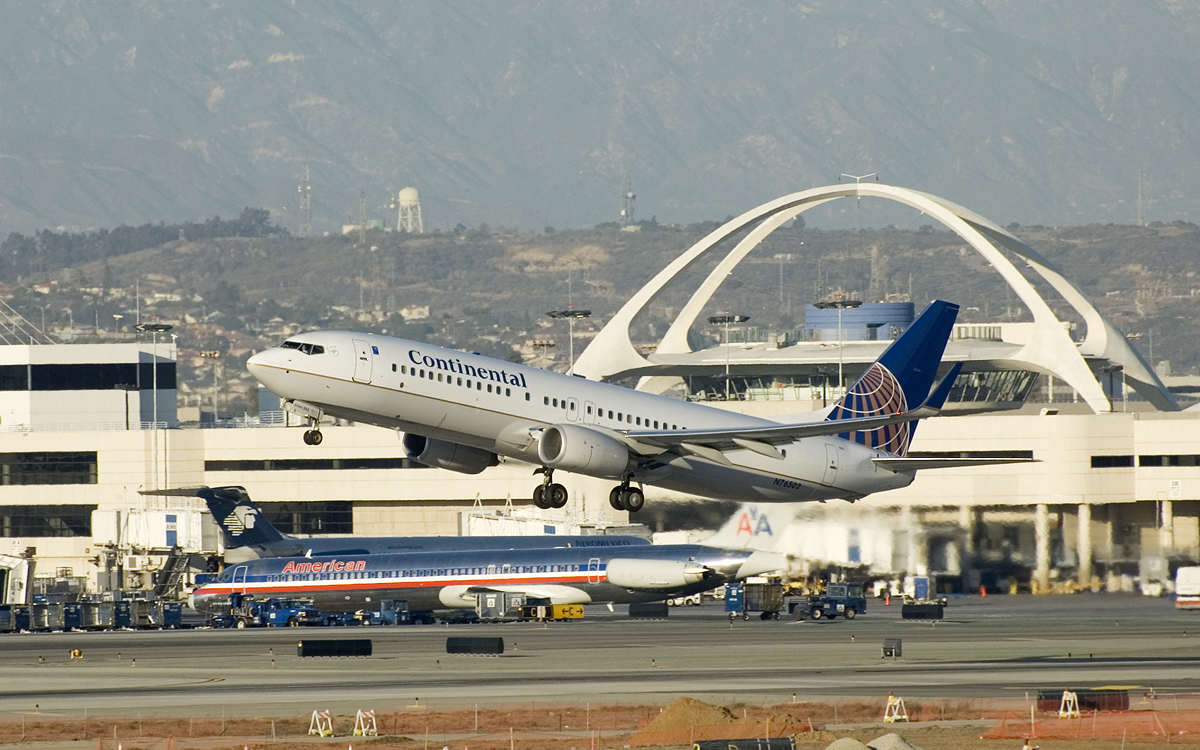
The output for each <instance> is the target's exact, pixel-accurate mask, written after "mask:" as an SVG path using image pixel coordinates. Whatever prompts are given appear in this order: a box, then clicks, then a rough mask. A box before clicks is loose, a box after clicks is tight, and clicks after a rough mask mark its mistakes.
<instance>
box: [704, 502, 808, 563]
mask: <svg viewBox="0 0 1200 750" xmlns="http://www.w3.org/2000/svg"><path fill="white" fill-rule="evenodd" d="M795 515H796V509H795V507H794V506H793V505H792V504H791V503H761V504H760V503H741V504H740V505H738V509H737V512H736V513H734V514H733V515H732V516H730V517H729V520H728V521H726V522H725V525H724V526H722V527H721V528H720V529H718V530H717V533H715V534H713V535H712V536H710V537H709V538H707V539H705V540H704V541H702V542H700V544H703V545H704V546H706V547H720V548H721V549H749V550H757V551H761V552H775V551H776V550H777V549H778V546H779V542H780V540H781V539H782V538H783V532H784V531H785V530H786V529H787V527H788V526H789V525H790V524H791V523H792V519H793V518H794V517H795Z"/></svg>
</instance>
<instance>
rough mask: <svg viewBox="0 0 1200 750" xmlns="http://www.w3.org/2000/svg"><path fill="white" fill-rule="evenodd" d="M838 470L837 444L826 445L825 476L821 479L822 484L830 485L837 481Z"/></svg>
mask: <svg viewBox="0 0 1200 750" xmlns="http://www.w3.org/2000/svg"><path fill="white" fill-rule="evenodd" d="M837 470H838V450H837V446H834V445H826V446H825V477H824V478H823V479H822V480H821V483H822V484H827V485H829V486H830V487H832V486H833V483H834V482H836V481H837Z"/></svg>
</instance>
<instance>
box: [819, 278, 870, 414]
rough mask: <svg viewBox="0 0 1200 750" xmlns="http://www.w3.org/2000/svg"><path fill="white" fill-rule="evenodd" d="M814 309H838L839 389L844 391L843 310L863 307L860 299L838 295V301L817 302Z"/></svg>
mask: <svg viewBox="0 0 1200 750" xmlns="http://www.w3.org/2000/svg"><path fill="white" fill-rule="evenodd" d="M813 307H815V308H817V309H818V310H831V309H834V308H836V309H837V311H838V389H839V390H842V389H844V388H845V387H846V380H845V376H844V375H843V359H842V351H843V349H844V347H845V340H844V339H843V338H842V310H845V309H847V308H849V309H854V308H856V307H862V300H860V299H842V295H841V294H838V295H837V299H833V300H829V301H828V302H817V303H815V304H814V305H813Z"/></svg>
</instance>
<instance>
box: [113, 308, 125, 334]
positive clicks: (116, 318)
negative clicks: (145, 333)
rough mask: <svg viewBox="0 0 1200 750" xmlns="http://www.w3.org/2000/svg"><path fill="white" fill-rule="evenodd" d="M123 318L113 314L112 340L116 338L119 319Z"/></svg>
mask: <svg viewBox="0 0 1200 750" xmlns="http://www.w3.org/2000/svg"><path fill="white" fill-rule="evenodd" d="M123 317H125V316H124V315H118V314H116V313H113V338H116V336H117V327H118V326H119V325H120V324H121V318H123Z"/></svg>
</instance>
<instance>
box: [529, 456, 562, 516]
mask: <svg viewBox="0 0 1200 750" xmlns="http://www.w3.org/2000/svg"><path fill="white" fill-rule="evenodd" d="M533 473H534V474H544V475H545V476H546V479H545V481H543V482H542V483H541V484H539V485H538V486H537V487H534V488H533V504H534V505H536V506H537V507H539V508H541V509H543V510H546V509H549V508H565V507H566V506H567V488H566V487H563V486H562V485H561V484H555V483H554V469H548V468H544V467H543V468H541V469H535V470H534V472H533Z"/></svg>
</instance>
